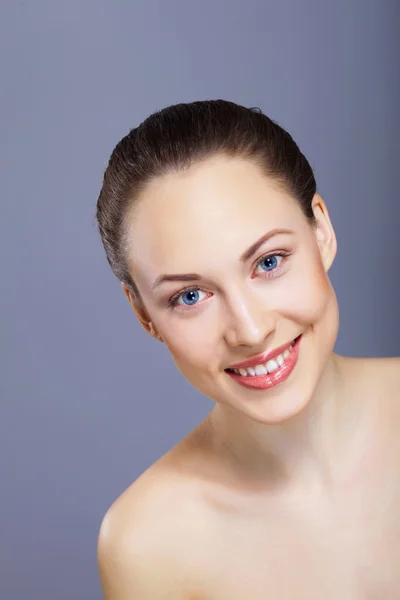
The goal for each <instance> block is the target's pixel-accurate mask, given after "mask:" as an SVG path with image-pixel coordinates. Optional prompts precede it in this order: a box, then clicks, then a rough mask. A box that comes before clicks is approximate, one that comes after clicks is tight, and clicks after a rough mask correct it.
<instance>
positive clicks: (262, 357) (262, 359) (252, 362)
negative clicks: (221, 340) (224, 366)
mask: <svg viewBox="0 0 400 600" xmlns="http://www.w3.org/2000/svg"><path fill="white" fill-rule="evenodd" d="M299 337H300V336H299ZM292 342H293V340H292V341H291V342H289V343H288V344H284V345H283V346H279V348H275V350H271V351H270V352H264V353H263V354H258V355H257V356H253V357H252V358H249V359H248V360H244V361H242V362H240V363H236V365H231V366H230V367H229V368H230V369H240V367H244V368H245V367H255V366H256V365H261V364H264V363H266V362H267V360H270V359H271V358H275V357H276V356H278V354H283V352H285V350H288V349H289V346H290V344H291V343H292Z"/></svg>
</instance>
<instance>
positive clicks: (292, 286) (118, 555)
mask: <svg viewBox="0 0 400 600" xmlns="http://www.w3.org/2000/svg"><path fill="white" fill-rule="evenodd" d="M97 218H98V224H99V230H100V234H101V237H102V241H103V244H104V247H105V250H106V253H107V259H108V261H109V264H110V265H111V268H112V269H113V271H114V273H115V275H116V276H117V277H118V279H119V280H120V281H121V285H122V288H123V291H124V293H125V294H126V296H127V298H128V300H129V302H130V304H131V306H132V309H133V311H134V313H135V314H136V316H137V318H138V319H139V321H140V323H141V324H142V326H143V327H144V329H145V330H146V332H147V333H149V334H150V335H151V336H153V337H154V338H156V339H158V340H159V341H161V342H163V343H165V344H166V346H167V347H168V349H169V351H170V352H171V354H172V356H173V358H174V361H175V363H176V365H177V367H178V369H179V370H180V372H181V373H182V375H183V376H184V377H185V378H186V379H187V380H188V381H189V382H190V383H191V384H192V385H193V386H194V387H195V388H197V389H198V390H199V391H200V392H202V393H203V394H205V395H206V396H207V397H209V398H211V399H212V400H214V401H215V403H216V404H215V407H214V408H213V410H212V411H211V412H210V414H209V415H208V416H207V417H206V419H205V420H204V421H203V422H202V423H200V424H199V425H198V426H197V427H196V428H195V429H194V430H193V431H192V432H191V433H190V434H189V435H188V436H187V437H185V439H183V440H182V441H181V442H180V443H178V444H177V446H175V447H174V448H173V449H172V450H170V451H169V452H168V453H166V454H165V455H164V456H163V457H162V458H161V459H160V460H158V461H157V462H156V463H155V464H154V465H152V466H151V467H150V468H149V469H148V470H147V471H146V472H145V473H143V474H142V475H141V476H140V477H139V478H138V479H137V480H136V481H135V482H134V483H133V484H132V486H130V488H128V489H127V490H126V491H125V492H124V493H123V494H122V495H121V496H120V498H118V499H117V500H116V502H115V503H114V504H113V505H112V506H111V507H110V509H109V510H108V512H107V514H106V516H105V518H104V520H103V523H102V526H101V529H100V534H99V541H98V560H99V570H100V576H101V582H102V586H103V590H104V594H105V598H106V600H128V599H129V600H131V599H133V598H138V599H140V600H153V599H154V600H155V599H157V600H158V599H165V600H167V599H174V600H179V599H191V598H192V599H194V598H197V599H199V598H204V599H210V600H213V599H218V600H225V599H227V600H228V599H229V600H265V599H266V598H268V599H269V598H271V599H278V598H279V599H291V600H292V599H294V600H295V599H299V598H307V599H311V598H312V599H314V598H315V599H318V600H322V599H324V600H328V599H331V598H332V599H333V598H334V599H340V600H347V599H349V600H350V599H351V600H356V599H364V598H385V599H389V598H391V599H394V598H400V481H399V467H398V465H399V459H400V442H399V436H398V433H397V430H398V423H399V417H400V410H399V408H400V403H399V388H400V385H399V381H400V376H399V371H400V369H399V358H385V359H383V358H376V359H370V358H368V359H366V358H349V357H344V356H340V355H338V354H336V353H334V352H333V348H334V345H335V341H336V338H337V333H338V322H339V321H338V307H337V300H336V296H335V292H334V290H333V288H332V285H331V283H330V280H329V277H328V271H329V269H330V267H331V265H332V262H333V260H334V258H335V254H336V238H335V232H334V230H333V227H332V224H331V221H330V218H329V214H328V210H327V207H326V205H325V203H324V200H323V199H322V198H321V196H320V195H319V194H317V193H316V183H315V179H314V175H313V172H312V170H311V168H310V165H309V163H308V162H307V160H306V158H305V157H304V156H303V154H302V153H301V152H300V150H299V148H298V147H297V145H296V144H295V142H294V141H293V139H292V138H291V137H290V135H289V134H288V133H286V132H285V131H284V130H283V129H282V128H281V127H279V126H278V125H277V124H276V123H274V122H273V121H271V120H270V119H269V118H268V117H267V116H265V115H264V114H262V113H261V111H259V110H258V109H247V108H244V107H242V106H238V105H236V104H233V103H231V102H226V101H222V100H217V101H203V102H194V103H192V104H179V105H176V106H171V107H169V108H166V109H164V110H162V111H161V112H158V113H156V114H153V115H151V116H150V117H149V118H148V119H146V120H145V121H144V123H142V124H141V125H140V126H139V127H138V128H136V129H133V130H132V131H131V132H130V133H129V134H128V135H127V136H126V137H125V138H124V139H123V140H121V142H119V144H118V145H117V146H116V148H115V149H114V151H113V153H112V156H111V158H110V162H109V165H108V167H107V170H106V172H105V176H104V183H103V188H102V190H101V194H100V197H99V200H98V207H97Z"/></svg>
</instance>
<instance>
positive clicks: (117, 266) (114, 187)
mask: <svg viewBox="0 0 400 600" xmlns="http://www.w3.org/2000/svg"><path fill="white" fill-rule="evenodd" d="M216 154H224V155H227V156H228V157H243V158H247V159H250V160H252V161H254V162H256V163H257V164H258V165H259V166H260V167H261V168H262V169H263V171H264V173H265V174H266V175H267V176H269V177H272V178H274V179H275V180H276V181H277V182H278V183H279V184H281V185H282V186H283V187H284V188H285V189H286V190H287V191H288V192H289V193H290V194H291V195H293V196H294V197H295V198H296V199H297V200H298V201H299V203H300V205H301V208H302V210H303V213H304V215H305V217H306V218H307V220H308V221H309V223H310V224H311V225H314V224H315V219H314V214H313V211H312V208H311V202H312V199H313V197H314V194H315V192H316V182H315V178H314V173H313V171H312V169H311V167H310V165H309V163H308V161H307V159H306V158H305V156H304V155H303V154H302V153H301V152H300V150H299V148H298V146H297V144H296V143H295V142H294V140H293V138H292V137H291V136H290V135H289V134H288V133H287V132H286V131H285V130H284V129H282V127H280V126H279V125H278V124H277V123H276V122H274V121H272V120H271V119H270V118H269V117H267V116H266V115H265V114H263V113H262V111H261V110H260V109H259V108H245V107H244V106H240V105H238V104H235V103H233V102H228V101H226V100H203V101H198V102H191V103H188V104H175V105H173V106H168V107H167V108H164V109H163V110H161V111H158V112H155V113H153V114H152V115H150V116H149V117H148V118H147V119H145V121H143V123H141V124H140V125H139V126H138V127H136V128H135V129H132V130H131V131H130V132H129V133H128V135H126V136H125V137H124V138H123V139H122V140H121V141H120V142H119V143H118V144H117V145H116V147H115V148H114V150H113V152H112V154H111V157H110V160H109V162H108V166H107V168H106V170H105V173H104V180H103V186H102V188H101V192H100V195H99V198H98V201H97V212H96V218H97V224H98V228H99V232H100V236H101V240H102V243H103V246H104V249H105V251H106V256H107V261H108V263H109V265H110V266H111V269H112V271H113V273H114V274H115V275H116V277H118V279H119V280H120V281H121V282H123V283H125V285H126V286H127V287H128V289H129V290H130V291H131V292H132V294H133V296H134V298H135V299H136V300H137V301H138V302H140V295H139V292H138V290H137V287H136V285H135V282H134V281H133V279H132V277H131V275H130V273H129V269H128V265H127V260H126V251H125V248H126V242H127V227H126V225H127V223H126V219H125V216H126V214H127V213H128V210H129V209H130V207H131V206H132V203H133V202H135V199H136V198H137V197H138V196H139V194H140V192H141V191H142V190H143V188H144V187H145V186H146V184H147V183H148V182H149V181H150V180H151V179H154V178H156V177H159V176H161V175H163V174H166V173H169V172H171V171H183V170H185V169H187V168H189V167H190V165H191V164H192V163H193V162H196V161H197V162H198V161H201V160H204V159H207V158H208V157H210V156H212V155H216Z"/></svg>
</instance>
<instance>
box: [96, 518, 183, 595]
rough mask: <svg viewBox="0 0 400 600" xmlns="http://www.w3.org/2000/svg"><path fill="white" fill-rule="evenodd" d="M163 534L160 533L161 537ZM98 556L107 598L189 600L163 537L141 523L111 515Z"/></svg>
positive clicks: (102, 530)
mask: <svg viewBox="0 0 400 600" xmlns="http://www.w3.org/2000/svg"><path fill="white" fill-rule="evenodd" d="M158 537H159V536H158ZM97 559H98V568H99V575H100V582H101V586H102V589H103V594H104V600H173V599H174V600H188V598H189V597H190V596H188V594H187V593H185V584H184V580H183V577H182V576H181V575H180V574H179V572H178V569H177V566H178V565H177V564H176V561H173V560H171V557H170V555H169V554H168V552H167V549H166V544H165V542H164V541H163V540H160V539H157V536H156V535H155V533H154V529H153V528H152V527H151V526H149V527H148V528H146V527H145V526H144V524H143V522H141V523H140V524H139V523H137V524H136V527H135V526H134V525H133V524H132V523H130V524H129V525H128V524H127V523H126V521H124V520H123V519H122V520H121V516H119V517H115V516H112V515H111V514H107V515H106V516H105V518H104V519H103V522H102V524H101V528H100V532H99V538H98V545H97Z"/></svg>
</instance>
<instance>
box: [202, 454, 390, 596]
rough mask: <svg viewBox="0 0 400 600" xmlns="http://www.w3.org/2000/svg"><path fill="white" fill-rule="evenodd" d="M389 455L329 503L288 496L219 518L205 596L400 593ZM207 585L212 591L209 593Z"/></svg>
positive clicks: (209, 553)
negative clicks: (256, 510)
mask: <svg viewBox="0 0 400 600" xmlns="http://www.w3.org/2000/svg"><path fill="white" fill-rule="evenodd" d="M397 465H398V463H397V462H396V461H394V460H391V458H390V457H388V460H387V461H386V463H384V464H380V465H379V467H380V468H379V469H377V467H378V465H377V464H376V463H375V464H374V463H372V464H371V465H370V467H371V471H370V472H369V473H364V472H363V473H362V474H359V475H358V476H357V474H355V476H354V482H353V485H350V484H349V485H348V486H346V488H345V489H344V490H341V492H340V493H337V494H336V495H335V496H334V497H333V498H332V499H331V501H330V502H322V501H321V499H318V498H314V499H311V498H310V499H309V500H308V501H307V502H303V501H300V500H299V499H298V498H296V496H295V495H293V496H292V497H287V498H286V499H285V501H283V502H282V504H281V505H280V506H277V505H274V506H273V507H272V506H271V507H270V511H269V512H268V514H266V515H264V516H262V515H260V514H255V515H252V516H249V514H247V513H246V511H244V512H243V514H241V513H240V511H239V512H237V513H235V514H233V513H232V514H231V515H229V516H225V518H223V519H222V518H221V520H220V521H219V523H218V524H216V526H215V527H214V529H213V533H212V534H211V540H210V541H211V544H210V545H209V546H208V549H207V562H206V564H205V565H203V566H204V572H207V573H208V578H207V580H208V583H209V584H211V588H210V595H209V596H206V597H207V598H209V599H210V600H213V599H214V598H215V599H217V598H218V600H224V599H225V598H226V599H228V598H229V600H250V599H251V600H268V599H269V598H272V599H274V598H280V599H282V600H286V599H287V600H300V599H303V598H304V599H307V600H313V599H314V598H315V600H321V598H324V600H379V599H381V598H382V599H383V598H384V599H385V600H396V599H398V598H400V478H399V473H400V468H398V466H397ZM211 590H212V592H211Z"/></svg>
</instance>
